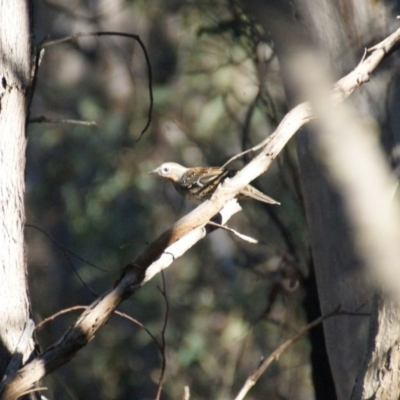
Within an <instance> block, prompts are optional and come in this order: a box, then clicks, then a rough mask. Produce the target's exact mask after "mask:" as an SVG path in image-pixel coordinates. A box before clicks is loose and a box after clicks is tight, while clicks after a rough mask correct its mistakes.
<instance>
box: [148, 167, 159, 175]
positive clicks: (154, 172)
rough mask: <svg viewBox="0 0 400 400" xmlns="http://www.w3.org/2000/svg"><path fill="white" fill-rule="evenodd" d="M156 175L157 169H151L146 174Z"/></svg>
mask: <svg viewBox="0 0 400 400" xmlns="http://www.w3.org/2000/svg"><path fill="white" fill-rule="evenodd" d="M157 173H158V168H156V169H153V171H150V172H148V174H157Z"/></svg>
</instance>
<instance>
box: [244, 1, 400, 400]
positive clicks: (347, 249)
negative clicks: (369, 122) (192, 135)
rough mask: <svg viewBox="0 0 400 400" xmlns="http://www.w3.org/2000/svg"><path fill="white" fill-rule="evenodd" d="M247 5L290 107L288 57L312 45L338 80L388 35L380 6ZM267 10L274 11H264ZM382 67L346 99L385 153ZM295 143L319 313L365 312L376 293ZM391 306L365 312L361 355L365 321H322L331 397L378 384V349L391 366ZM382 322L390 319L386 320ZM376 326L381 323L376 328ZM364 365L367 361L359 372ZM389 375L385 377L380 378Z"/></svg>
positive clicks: (342, 218) (389, 142)
mask: <svg viewBox="0 0 400 400" xmlns="http://www.w3.org/2000/svg"><path fill="white" fill-rule="evenodd" d="M246 4H251V7H252V9H253V11H255V14H256V15H257V16H258V17H259V18H261V19H263V20H264V21H263V22H264V26H265V29H266V31H268V32H271V33H272V36H273V40H274V44H275V45H276V52H277V55H278V58H279V61H280V65H281V68H282V75H283V79H284V82H285V89H286V92H287V95H288V99H289V103H290V104H293V103H295V102H297V101H298V100H297V99H298V93H297V92H296V89H295V88H294V85H293V82H295V80H296V79H300V78H299V77H300V76H301V75H302V74H304V75H307V73H309V71H302V70H300V69H299V68H298V69H297V72H296V74H297V75H298V76H297V77H296V78H295V77H294V76H293V71H294V68H293V64H295V65H296V61H295V60H296V58H295V57H294V56H293V53H297V55H298V56H299V57H301V56H302V52H305V53H306V52H307V51H309V50H310V49H311V48H312V47H313V51H318V52H319V56H320V58H319V60H320V61H319V62H320V66H322V65H325V66H327V65H330V66H333V69H334V71H335V73H336V74H337V76H340V75H342V74H343V72H344V71H348V70H350V69H352V68H354V67H355V66H356V65H357V63H358V61H359V59H361V57H362V51H363V50H364V49H365V48H366V47H368V45H370V44H371V43H373V41H377V40H379V39H382V38H384V37H385V35H386V34H387V32H388V30H389V29H390V22H389V18H388V15H389V11H388V8H386V6H387V4H386V5H384V4H383V2H380V3H379V4H378V3H374V2H363V3H360V2H357V1H353V0H350V1H346V2H335V1H329V0H326V1H321V2H318V5H317V4H316V2H315V1H312V0H311V1H310V0H296V1H295V2H294V3H290V2H274V1H271V2H269V6H270V7H266V3H265V2H262V1H256V0H255V1H251V2H246ZM272 4H275V6H272V7H271V5H272ZM293 4H294V6H293ZM386 68H387V69H386V71H385V72H386V74H385V75H381V76H380V77H379V79H378V77H377V76H376V75H375V74H374V77H373V78H372V79H371V81H370V83H369V84H368V85H366V86H365V87H363V89H362V91H360V92H358V93H355V94H354V95H353V96H352V101H353V103H355V104H356V107H357V109H358V110H359V113H360V115H362V116H364V118H365V116H368V117H372V119H374V120H375V121H379V122H380V123H381V127H382V142H383V143H384V145H385V147H386V149H387V150H388V152H390V151H391V150H392V149H393V147H394V143H395V141H396V140H395V138H394V137H393V132H396V130H395V129H393V127H392V129H388V126H389V125H390V124H389V122H388V121H390V120H393V118H391V116H389V113H388V108H389V107H387V105H388V103H387V95H388V93H390V90H389V85H391V86H390V87H391V89H392V90H393V91H396V90H397V91H398V88H395V87H394V85H393V81H394V80H393V76H394V72H393V69H391V70H390V69H389V68H388V64H386ZM289 70H290V71H291V72H288V71H289ZM392 93H393V92H392ZM382 105H385V106H382ZM397 130H398V127H397ZM296 141H297V149H298V157H299V166H300V175H301V183H302V190H303V197H304V200H305V210H306V215H307V222H308V227H309V232H310V243H311V251H312V256H313V261H314V265H315V274H316V280H317V287H318V295H319V300H320V304H321V311H322V313H323V314H326V313H329V312H330V311H332V309H334V308H335V307H337V306H338V305H341V306H342V308H344V309H345V310H347V311H352V312H360V313H369V312H370V310H371V304H372V298H373V293H374V291H375V288H374V287H373V286H372V285H371V284H370V279H369V275H368V271H367V269H366V263H365V259H364V258H363V256H362V255H361V254H360V253H359V252H358V251H357V249H356V247H355V242H354V234H353V232H352V229H351V223H350V220H349V219H348V216H347V215H346V213H345V207H344V204H343V203H342V201H341V199H340V196H339V195H338V193H335V190H334V189H333V188H332V186H331V184H330V182H329V181H328V180H327V173H326V171H325V169H324V168H323V167H322V166H321V162H319V160H318V159H317V157H316V154H315V142H314V141H313V137H312V135H311V134H310V132H308V131H307V130H303V132H301V133H300V134H299V135H297V138H296ZM376 304H377V303H375V306H376ZM386 307H388V309H387V310H386ZM395 308H396V306H395V305H394V304H393V303H386V298H385V300H382V302H381V304H380V311H379V312H377V311H376V310H375V311H376V312H373V313H372V323H373V324H375V325H376V326H375V329H370V337H371V339H370V343H371V346H370V347H369V348H368V351H369V356H367V357H365V352H366V350H367V337H368V327H369V322H370V318H368V317H366V316H364V317H361V316H360V317H356V316H342V317H340V318H335V319H332V320H328V321H325V322H324V332H325V338H326V348H327V352H328V357H329V362H330V366H331V370H332V375H333V378H334V382H335V388H336V394H337V398H338V399H346V400H347V399H349V398H350V397H351V394H352V391H353V387H354V384H355V380H356V377H357V374H358V373H359V371H360V370H363V371H364V374H365V373H366V371H367V370H370V373H369V374H368V376H364V377H361V376H360V378H359V384H361V383H360V382H363V384H365V383H366V381H367V380H370V381H373V380H374V379H377V376H378V375H377V371H381V370H382V368H384V367H383V366H382V364H379V362H382V360H383V359H384V357H382V353H380V357H377V352H379V350H381V351H382V350H384V351H385V353H384V354H385V355H386V356H387V357H389V358H390V366H393V367H395V368H397V361H396V360H397V358H396V355H395V354H396V352H395V351H394V349H395V348H396V343H397V341H396V340H395V336H396V335H395V334H394V335H391V337H390V340H389V341H387V340H386V339H387V337H386V338H385V335H384V332H391V333H392V332H396V329H395V328H393V327H394V326H397V327H398V326H399V324H400V321H399V317H398V316H399V313H398V312H397V313H396V312H394V311H393V310H394V309H395ZM385 316H386V317H385ZM388 316H390V317H391V318H390V319H388ZM389 321H390V323H389ZM380 324H383V325H382V327H380V328H379V329H378V328H377V326H378V327H379V325H380ZM372 328H373V326H372ZM391 354H392V355H393V357H391V356H390V355H391ZM378 359H379V362H378ZM365 360H367V361H368V360H369V361H370V362H369V364H368V365H366V366H365V367H364V368H362V365H363V362H365ZM371 360H375V361H376V362H375V363H374V362H373V361H371ZM377 368H378V369H377ZM385 371H386V370H385ZM381 375H382V374H381ZM393 376H394V374H389V373H385V377H386V379H387V380H389V378H390V377H392V378H393ZM394 378H396V377H394ZM378 379H379V378H378ZM371 383H372V382H371ZM391 383H392V384H394V387H397V386H398V385H397V383H396V381H395V380H392V381H391ZM372 386H374V385H373V384H372ZM375 387H376V385H375ZM387 387H389V386H388V385H386V388H387ZM359 392H360V390H359ZM364 393H367V392H364ZM368 393H371V392H368ZM394 393H396V391H394ZM367 397H368V396H367ZM363 398H365V397H363ZM380 398H386V397H385V396H382V397H380Z"/></svg>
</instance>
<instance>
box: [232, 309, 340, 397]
mask: <svg viewBox="0 0 400 400" xmlns="http://www.w3.org/2000/svg"><path fill="white" fill-rule="evenodd" d="M340 314H342V312H341V311H340V307H338V308H337V309H336V310H334V311H332V312H330V313H329V314H326V315H323V316H321V317H319V318H317V319H316V320H314V321H313V322H311V323H309V324H308V325H306V326H304V327H303V328H301V329H300V330H299V331H298V332H297V333H296V334H295V335H293V336H292V337H291V338H290V339H288V340H286V342H284V343H283V344H281V345H280V346H279V347H278V348H277V349H276V350H275V351H273V352H272V353H271V355H270V356H269V357H268V358H266V359H265V360H264V361H263V362H262V363H261V364H260V366H259V367H258V368H257V369H256V371H255V372H254V373H253V374H251V375H250V376H249V377H248V378H247V380H246V382H245V384H244V385H243V387H242V389H241V390H240V392H239V394H238V395H237V396H236V397H235V400H243V399H244V398H245V396H246V395H247V393H248V392H249V390H250V389H251V388H252V387H253V386H254V385H255V384H256V382H257V381H258V380H259V379H260V377H261V375H262V374H263V373H264V372H265V370H266V369H267V368H268V367H269V366H270V365H271V363H272V362H273V361H275V360H277V359H278V358H279V357H280V355H281V354H282V353H283V352H284V351H285V350H286V349H287V348H288V347H290V346H291V345H292V344H294V343H296V342H297V341H298V340H299V339H301V338H302V337H303V336H304V335H305V334H306V333H308V331H310V330H311V329H312V328H314V327H316V326H317V325H319V324H320V323H321V322H322V321H324V320H326V319H328V318H331V317H333V316H336V315H340Z"/></svg>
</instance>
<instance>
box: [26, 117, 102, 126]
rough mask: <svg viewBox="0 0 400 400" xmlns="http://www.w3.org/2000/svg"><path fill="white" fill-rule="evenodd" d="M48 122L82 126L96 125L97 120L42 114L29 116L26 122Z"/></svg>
mask: <svg viewBox="0 0 400 400" xmlns="http://www.w3.org/2000/svg"><path fill="white" fill-rule="evenodd" d="M44 122H45V123H48V124H72V125H83V126H97V122H95V121H80V120H77V119H53V118H47V117H45V116H43V115H41V116H40V117H35V118H30V119H29V120H28V123H30V124H40V123H44Z"/></svg>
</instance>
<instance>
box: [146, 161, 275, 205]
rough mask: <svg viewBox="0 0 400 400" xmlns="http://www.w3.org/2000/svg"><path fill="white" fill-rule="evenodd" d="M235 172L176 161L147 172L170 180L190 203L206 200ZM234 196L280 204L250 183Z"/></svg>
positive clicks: (241, 198)
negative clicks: (190, 165)
mask: <svg viewBox="0 0 400 400" xmlns="http://www.w3.org/2000/svg"><path fill="white" fill-rule="evenodd" d="M237 172H238V171H236V170H228V169H225V168H221V167H193V168H186V167H184V166H183V165H180V164H178V163H174V162H166V163H163V164H161V165H160V166H159V167H157V168H156V169H154V170H153V171H150V172H149V173H150V174H156V175H158V176H161V177H162V178H166V179H168V180H170V181H171V182H172V183H173V184H174V186H175V189H176V190H177V191H178V192H179V193H180V194H181V195H183V196H184V197H185V198H186V199H187V200H189V201H190V202H191V203H194V204H198V203H200V202H203V201H204V200H208V199H209V198H210V197H211V196H212V195H213V193H214V192H215V190H216V189H217V187H218V186H219V184H220V183H221V182H223V181H224V180H225V179H226V178H232V177H234V176H235V175H236V174H237ZM236 198H237V199H238V200H244V199H254V200H258V201H261V202H263V203H268V204H280V203H279V201H276V200H274V199H273V198H272V197H269V196H267V195H266V194H264V193H262V192H260V191H259V190H257V189H256V188H255V187H253V186H251V185H246V186H245V187H244V188H243V189H242V190H241V191H240V192H239V194H238V195H237V196H236Z"/></svg>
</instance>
